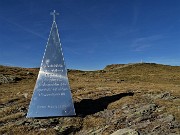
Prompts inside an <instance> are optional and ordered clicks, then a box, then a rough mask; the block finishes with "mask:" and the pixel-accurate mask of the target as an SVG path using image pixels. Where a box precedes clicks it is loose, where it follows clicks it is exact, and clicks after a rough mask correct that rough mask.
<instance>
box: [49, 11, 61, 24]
mask: <svg viewBox="0 0 180 135" xmlns="http://www.w3.org/2000/svg"><path fill="white" fill-rule="evenodd" d="M50 15H53V22H55V21H56V15H59V13H57V12H56V10H54V11H53V12H51V13H50Z"/></svg>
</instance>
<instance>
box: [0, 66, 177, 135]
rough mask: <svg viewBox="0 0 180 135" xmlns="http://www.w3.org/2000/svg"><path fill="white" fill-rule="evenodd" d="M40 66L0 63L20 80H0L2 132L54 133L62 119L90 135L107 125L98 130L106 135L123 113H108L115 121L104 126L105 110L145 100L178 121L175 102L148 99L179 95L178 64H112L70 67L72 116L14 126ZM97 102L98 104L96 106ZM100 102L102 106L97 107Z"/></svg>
mask: <svg viewBox="0 0 180 135" xmlns="http://www.w3.org/2000/svg"><path fill="white" fill-rule="evenodd" d="M38 70H39V69H26V68H18V67H4V66H0V74H3V75H5V76H7V75H12V76H16V77H18V78H21V79H22V80H20V81H17V82H16V83H9V84H0V97H1V98H0V107H1V110H0V126H1V127H0V133H11V132H14V133H17V134H23V132H28V133H29V134H43V133H45V132H46V134H56V133H57V130H55V129H54V127H55V126H57V125H60V123H61V127H65V129H68V130H67V131H69V133H73V134H80V133H83V134H85V133H86V134H88V132H89V133H90V132H92V131H91V130H92V129H93V131H94V130H96V128H97V130H98V129H100V128H98V127H106V126H107V128H106V129H104V130H103V132H101V133H102V134H109V133H112V131H113V130H117V129H119V128H120V126H119V127H118V126H117V125H116V124H117V121H116V119H117V118H119V117H120V116H121V114H122V112H121V110H120V111H119V112H117V114H116V115H115V114H114V115H113V116H112V123H113V120H114V121H116V122H114V125H116V126H113V125H112V123H111V124H109V125H108V124H105V123H106V121H108V120H107V119H106V118H105V119H104V117H103V114H105V113H106V111H109V110H114V111H115V112H116V111H117V110H118V109H119V108H121V107H122V106H123V105H125V104H129V105H135V104H137V105H138V104H139V105H142V104H145V103H148V102H153V103H156V104H157V105H158V106H160V107H165V109H164V110H163V113H170V114H173V115H174V116H175V119H176V120H177V121H178V122H180V115H179V113H178V112H179V110H178V109H179V104H180V101H179V100H164V99H161V98H157V99H152V98H149V97H148V96H155V95H158V94H160V93H163V92H169V93H170V94H171V95H172V96H174V97H178V99H179V97H180V67H179V66H176V67H175V66H166V65H159V64H146V63H143V64H132V65H128V66H127V65H126V66H124V65H119V66H118V65H110V66H107V67H106V68H105V69H104V70H99V71H86V72H85V71H75V70H70V71H69V72H68V76H69V81H70V86H71V89H72V90H71V91H72V94H73V99H74V101H75V102H76V105H75V106H76V111H77V113H79V114H80V115H79V116H78V117H73V118H59V119H58V121H60V122H58V124H57V125H50V126H48V127H46V130H45V131H43V130H39V129H41V128H42V127H41V128H40V127H35V126H34V125H33V126H32V125H30V124H26V125H23V124H17V121H19V122H21V120H25V119H26V118H25V115H26V112H27V108H28V105H29V102H30V98H31V96H32V93H33V88H34V85H35V81H36V78H37V75H38ZM129 92H133V93H134V96H133V97H129V96H123V95H120V96H121V98H120V99H119V100H118V99H117V100H114V101H113V100H112V99H109V98H108V97H110V96H113V95H118V94H122V93H129ZM103 97H106V98H103ZM83 99H86V100H83ZM152 100H153V101H152ZM86 101H90V102H86ZM102 102H103V103H102ZM78 103H80V104H78ZM83 103H84V104H83ZM89 103H92V104H94V106H93V107H92V108H87V107H86V106H91V104H90V105H88V104H89ZM101 103H102V104H101ZM106 103H107V104H106ZM97 104H100V105H99V106H98V105H97ZM96 105H97V107H96ZM102 106H103V107H104V108H102V109H101V107H102ZM134 107H135V106H134ZM88 109H89V110H88ZM90 109H91V110H90ZM85 110H86V111H85ZM81 113H82V114H81ZM110 117H111V116H110ZM26 123H27V121H26ZM30 123H32V121H30ZM42 123H43V122H42ZM72 124H73V126H74V127H75V129H73V128H69V127H72ZM121 126H122V125H121ZM65 129H61V130H65ZM71 130H72V131H71Z"/></svg>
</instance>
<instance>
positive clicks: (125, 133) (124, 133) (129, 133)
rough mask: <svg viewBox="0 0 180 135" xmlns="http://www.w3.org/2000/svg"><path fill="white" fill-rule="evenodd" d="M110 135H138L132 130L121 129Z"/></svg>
mask: <svg viewBox="0 0 180 135" xmlns="http://www.w3.org/2000/svg"><path fill="white" fill-rule="evenodd" d="M111 135H138V132H137V131H136V130H134V129H129V128H123V129H119V130H117V131H116V132H114V133H112V134H111Z"/></svg>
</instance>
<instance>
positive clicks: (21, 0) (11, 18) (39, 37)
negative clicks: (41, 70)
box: [0, 0, 180, 70]
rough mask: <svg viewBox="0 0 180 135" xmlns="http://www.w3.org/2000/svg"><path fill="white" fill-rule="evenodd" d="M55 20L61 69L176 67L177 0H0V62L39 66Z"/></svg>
mask: <svg viewBox="0 0 180 135" xmlns="http://www.w3.org/2000/svg"><path fill="white" fill-rule="evenodd" d="M54 9H55V10H56V11H57V12H59V13H60V15H59V16H58V17H57V18H56V22H57V25H58V28H59V33H60V39H61V43H62V47H63V51H64V57H65V61H66V65H67V68H70V69H81V70H96V69H103V68H104V67H105V66H106V65H108V64H118V63H135V62H140V61H141V60H143V61H144V62H155V63H161V64H168V65H178V66H179V65H180V1H179V0H0V64H1V65H10V66H20V67H39V66H40V63H41V60H42V57H43V53H44V50H45V46H46V43H47V39H48V36H49V32H50V28H51V25H52V16H50V12H51V11H53V10H54Z"/></svg>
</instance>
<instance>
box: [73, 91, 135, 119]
mask: <svg viewBox="0 0 180 135" xmlns="http://www.w3.org/2000/svg"><path fill="white" fill-rule="evenodd" d="M133 95H134V93H132V92H129V93H120V94H117V95H112V96H106V97H102V98H99V99H96V100H92V99H83V100H81V101H80V102H77V103H75V104H74V105H75V110H76V114H77V116H81V117H85V116H87V115H91V114H95V113H97V112H99V111H103V110H104V109H106V108H107V106H108V105H109V104H110V103H112V102H115V101H117V100H119V99H120V98H122V97H126V96H133Z"/></svg>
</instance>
